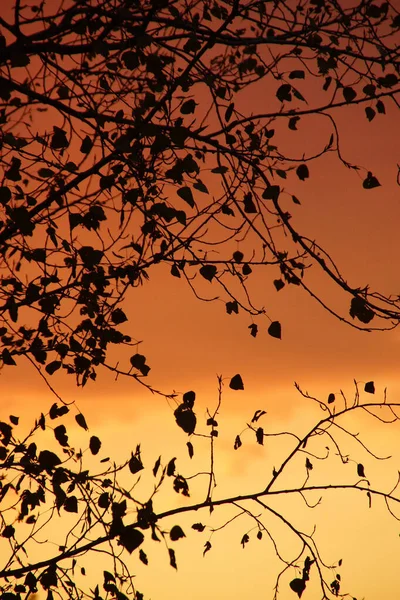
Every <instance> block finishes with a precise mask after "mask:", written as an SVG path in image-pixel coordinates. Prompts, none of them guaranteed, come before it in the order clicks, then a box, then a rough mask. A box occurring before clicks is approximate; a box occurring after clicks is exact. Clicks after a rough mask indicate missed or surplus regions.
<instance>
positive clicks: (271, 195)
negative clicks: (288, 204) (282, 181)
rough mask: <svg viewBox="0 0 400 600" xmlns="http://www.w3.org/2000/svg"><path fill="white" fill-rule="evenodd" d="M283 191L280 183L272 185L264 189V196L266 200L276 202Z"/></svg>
mask: <svg viewBox="0 0 400 600" xmlns="http://www.w3.org/2000/svg"><path fill="white" fill-rule="evenodd" d="M280 193H281V188H280V187H279V185H270V186H268V187H267V188H265V190H264V191H263V194H262V197H263V198H264V200H273V201H274V202H276V201H277V200H278V198H279V194H280Z"/></svg>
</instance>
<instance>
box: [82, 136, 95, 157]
mask: <svg viewBox="0 0 400 600" xmlns="http://www.w3.org/2000/svg"><path fill="white" fill-rule="evenodd" d="M92 148H93V142H92V140H91V139H90V137H89V136H88V135H87V136H85V137H84V138H83V140H82V143H81V147H80V151H81V152H82V154H89V152H90V151H91V149H92Z"/></svg>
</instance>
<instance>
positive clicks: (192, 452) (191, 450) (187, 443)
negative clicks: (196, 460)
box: [186, 442, 194, 458]
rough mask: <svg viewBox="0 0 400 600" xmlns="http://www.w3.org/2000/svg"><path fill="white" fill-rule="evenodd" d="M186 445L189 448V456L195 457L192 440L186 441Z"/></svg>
mask: <svg viewBox="0 0 400 600" xmlns="http://www.w3.org/2000/svg"><path fill="white" fill-rule="evenodd" d="M186 446H187V449H188V453H189V458H193V456H194V448H193V444H192V442H186Z"/></svg>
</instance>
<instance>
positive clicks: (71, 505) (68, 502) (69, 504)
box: [63, 496, 78, 513]
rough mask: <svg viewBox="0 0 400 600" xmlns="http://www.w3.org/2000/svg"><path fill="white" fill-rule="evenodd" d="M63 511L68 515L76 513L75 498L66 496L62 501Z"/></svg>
mask: <svg viewBox="0 0 400 600" xmlns="http://www.w3.org/2000/svg"><path fill="white" fill-rule="evenodd" d="M63 506H64V510H66V511H67V512H70V513H77V512H78V499H77V497H76V496H68V498H66V499H65V501H64V505H63Z"/></svg>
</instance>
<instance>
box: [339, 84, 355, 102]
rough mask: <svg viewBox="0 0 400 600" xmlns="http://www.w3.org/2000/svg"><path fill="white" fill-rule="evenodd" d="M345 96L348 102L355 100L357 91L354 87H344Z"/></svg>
mask: <svg viewBox="0 0 400 600" xmlns="http://www.w3.org/2000/svg"><path fill="white" fill-rule="evenodd" d="M342 92H343V97H344V99H345V101H346V102H347V103H349V102H353V100H354V99H355V98H356V97H357V92H356V91H355V90H353V88H352V87H350V86H346V87H344V88H343V89H342Z"/></svg>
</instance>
